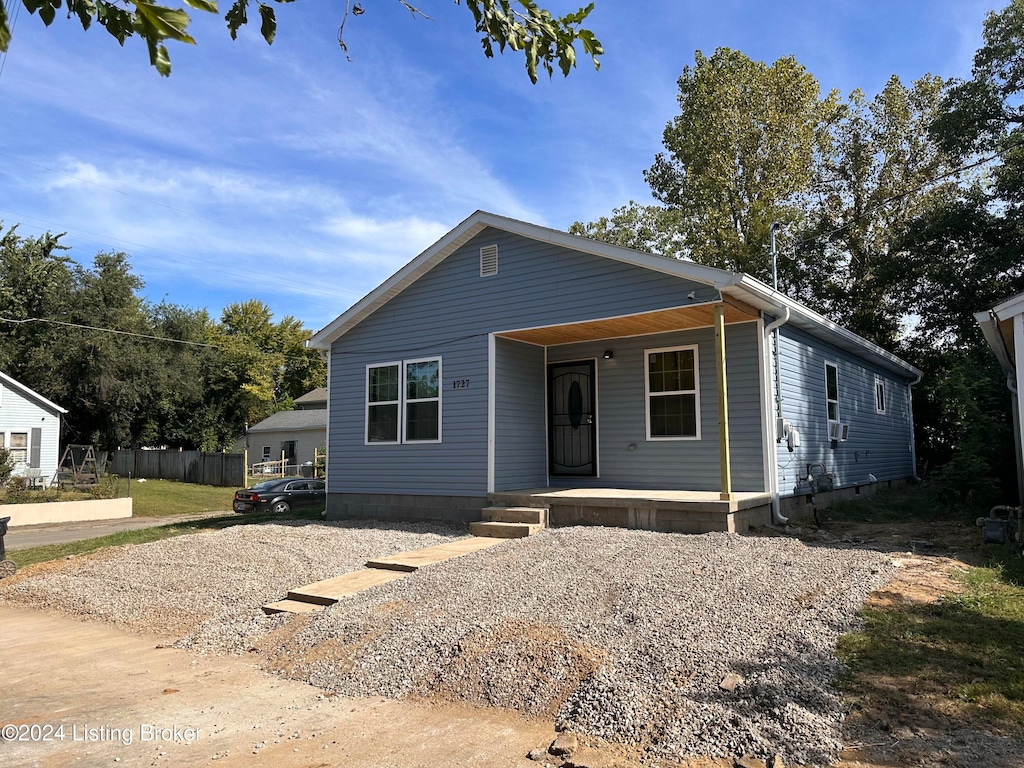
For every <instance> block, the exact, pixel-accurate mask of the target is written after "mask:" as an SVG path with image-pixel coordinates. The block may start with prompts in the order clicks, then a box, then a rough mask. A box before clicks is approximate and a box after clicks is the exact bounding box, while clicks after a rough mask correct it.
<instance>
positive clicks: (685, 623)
mask: <svg viewBox="0 0 1024 768" xmlns="http://www.w3.org/2000/svg"><path fill="white" fill-rule="evenodd" d="M892 571H893V567H892V565H891V564H890V562H889V560H888V558H886V557H885V556H884V555H881V554H878V553H873V552H864V551H854V550H843V549H833V548H826V547H809V546H807V545H805V544H803V543H801V542H799V541H796V540H793V539H785V538H768V539H761V538H746V537H740V536H737V535H731V534H707V535H703V536H680V535H666V534H658V533H651V532H646V531H630V530H623V529H616V528H567V529H557V530H552V531H547V532H544V533H542V534H541V535H538V536H534V537H531V538H529V539H522V540H517V541H512V542H508V543H507V544H506V545H504V546H502V547H498V548H496V549H491V550H487V551H484V552H479V553H475V554H473V555H467V556H465V557H462V558H459V559H456V560H450V561H447V562H444V563H438V564H436V565H432V566H430V567H429V568H426V569H424V570H422V571H419V572H417V573H415V574H413V575H411V576H409V577H407V578H405V579H401V580H399V581H396V582H392V583H390V584H387V585H383V586H380V587H376V588H374V589H371V590H368V591H366V592H363V593H360V594H358V595H355V596H353V597H351V598H348V599H346V600H345V601H343V602H341V603H339V604H338V605H335V606H332V607H331V608H329V609H327V610H326V611H324V612H323V613H320V614H316V615H315V616H313V617H312V618H311V619H310V621H309V623H308V624H307V625H306V626H305V627H304V628H303V629H301V630H300V631H298V632H297V633H296V634H295V635H294V636H293V637H292V638H291V639H290V640H289V641H287V642H286V643H285V644H284V645H283V646H282V647H280V648H279V652H278V656H277V657H276V658H270V659H268V665H269V666H270V667H271V668H276V669H279V670H282V671H285V672H286V673H287V674H289V675H290V676H294V677H298V678H300V679H305V680H308V681H309V682H311V683H313V684H314V685H317V686H320V687H323V688H325V689H327V690H332V691H336V692H338V693H340V694H343V695H355V696H359V695H364V696H365V695H382V696H388V697H394V698H401V697H406V696H440V697H443V698H450V699H463V700H468V701H473V702H480V703H486V704H491V705H496V706H502V707H511V708H515V709H518V710H521V711H523V712H526V713H531V714H538V715H553V716H554V717H555V718H556V721H557V723H558V727H560V728H567V729H570V730H573V731H577V732H580V733H586V734H592V735H594V736H599V737H602V738H605V739H609V740H612V741H616V742H620V743H626V744H630V745H634V746H638V747H641V748H644V749H646V750H648V751H649V752H650V753H652V754H653V755H658V756H665V757H679V756H684V755H708V756H714V757H728V756H737V755H744V754H750V755H757V756H761V757H762V758H766V759H767V758H769V757H770V756H772V755H776V754H779V755H781V756H782V757H783V758H784V759H785V761H786V762H787V764H789V763H793V762H796V763H804V764H812V763H827V762H830V761H831V760H832V759H833V758H834V755H835V753H836V751H837V750H838V748H839V746H840V744H839V729H840V725H841V720H842V702H841V698H840V696H839V695H838V694H837V693H836V692H835V690H834V689H833V688H832V687H831V685H830V682H831V680H833V679H834V677H835V675H836V674H837V673H838V672H839V671H840V667H839V664H838V662H837V661H836V659H835V657H834V656H833V650H834V648H835V644H836V640H837V638H838V636H839V634H841V633H842V632H844V631H846V630H848V629H849V628H850V627H851V625H852V623H853V621H854V618H855V616H854V614H855V611H856V610H857V608H858V607H859V606H860V605H861V603H862V602H863V600H864V599H865V598H866V597H867V595H868V593H869V592H871V591H872V590H874V589H877V588H878V587H880V586H882V585H883V584H884V583H885V582H886V581H887V580H888V578H889V577H890V575H891V573H892ZM328 649H329V652H326V651H328ZM730 688H731V689H732V690H728V689H730Z"/></svg>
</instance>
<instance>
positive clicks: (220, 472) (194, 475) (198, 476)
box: [110, 449, 245, 488]
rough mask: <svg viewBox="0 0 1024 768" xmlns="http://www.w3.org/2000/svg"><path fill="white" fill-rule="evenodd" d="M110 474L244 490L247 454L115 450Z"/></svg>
mask: <svg viewBox="0 0 1024 768" xmlns="http://www.w3.org/2000/svg"><path fill="white" fill-rule="evenodd" d="M111 456H112V458H111V461H110V471H111V472H113V473H114V474H115V475H120V476H121V477H129V476H130V477H133V478H135V477H146V478H150V479H153V480H178V481H179V482H182V483H201V484H202V485H219V486H225V487H237V488H241V487H242V486H244V485H245V454H242V453H206V452H204V451H174V450H168V451H143V450H141V449H134V450H127V451H114V452H113V453H112V454H111Z"/></svg>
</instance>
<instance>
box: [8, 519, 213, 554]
mask: <svg viewBox="0 0 1024 768" xmlns="http://www.w3.org/2000/svg"><path fill="white" fill-rule="evenodd" d="M230 514H233V513H232V512H231V511H227V510H226V511H224V512H204V513H202V514H197V515H172V516H169V517H126V518H121V519H118V520H80V521H77V522H73V523H43V524H41V525H19V526H18V527H16V528H8V529H7V535H6V536H4V545H5V546H6V547H7V551H8V552H14V551H16V550H19V549H31V548H32V547H43V546H47V545H49V544H69V543H71V542H73V541H83V540H85V539H95V538H98V537H100V536H109V535H110V534H112V533H121V531H135V530H138V529H140V528H156V527H158V526H161V525H173V524H175V523H187V522H190V521H192V520H204V519H206V518H208V517H220V516H222V515H230Z"/></svg>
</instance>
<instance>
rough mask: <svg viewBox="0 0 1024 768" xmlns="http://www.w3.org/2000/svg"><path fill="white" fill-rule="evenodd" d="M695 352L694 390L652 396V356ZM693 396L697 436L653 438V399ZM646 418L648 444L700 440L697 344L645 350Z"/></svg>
mask: <svg viewBox="0 0 1024 768" xmlns="http://www.w3.org/2000/svg"><path fill="white" fill-rule="evenodd" d="M687 349H692V350H693V389H692V390H690V389H681V390H679V391H673V392H656V393H654V394H653V395H652V393H651V376H650V370H651V362H650V356H651V355H653V354H656V353H658V352H682V351H683V350H687ZM691 393H692V394H693V396H694V404H693V405H694V410H695V413H694V418H695V427H696V434H694V435H679V436H677V437H676V436H667V435H666V436H661V435H657V436H651V397H659V396H662V395H688V394H691ZM644 417H645V419H646V421H647V440H648V442H666V441H678V440H690V441H693V440H700V432H701V430H700V351H699V349H698V345H697V344H683V345H680V346H674V347H657V348H655V349H645V350H644Z"/></svg>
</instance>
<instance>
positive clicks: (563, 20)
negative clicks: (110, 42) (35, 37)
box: [0, 0, 604, 83]
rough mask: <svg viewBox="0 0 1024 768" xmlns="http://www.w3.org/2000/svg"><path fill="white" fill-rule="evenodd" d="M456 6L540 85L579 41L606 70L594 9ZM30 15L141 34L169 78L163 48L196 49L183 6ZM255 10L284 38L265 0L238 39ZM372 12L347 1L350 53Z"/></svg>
mask: <svg viewBox="0 0 1024 768" xmlns="http://www.w3.org/2000/svg"><path fill="white" fill-rule="evenodd" d="M16 1H17V0H16ZM184 1H185V3H186V5H188V6H189V7H190V8H192V9H194V10H197V11H203V12H204V13H219V12H220V11H219V8H218V5H217V2H216V0H184ZM274 2H275V3H290V2H293V0H274ZM398 2H399V3H401V4H402V5H403V6H405V7H406V8H407V9H409V11H410V12H411V13H412V14H413V15H414V16H420V17H422V18H425V19H428V18H429V16H427V15H426V14H425V13H424V12H423V11H421V10H420V9H419V8H418V7H416V6H413V5H411V4H410V3H409V2H408V0H398ZM454 2H455V4H456V5H465V7H466V8H467V9H468V10H469V11H470V12H471V13H472V14H473V20H474V22H475V24H476V31H477V32H479V33H480V34H481V35H482V37H481V39H480V42H481V45H482V47H483V51H484V55H485V56H487V57H488V58H492V57H493V56H494V50H495V47H497V49H498V51H499V52H502V53H504V51H505V48H506V47H508V48H510V49H511V50H513V51H515V52H517V53H522V54H523V56H524V58H525V60H526V71H527V74H528V75H529V77H530V80H531V81H532V82H534V83H536V82H537V71H538V68H539V69H542V70H544V71H545V72H547V73H548V76H549V77H551V76H553V75H554V70H555V67H556V66H557V67H558V69H559V70H560V71H561V72H562V74H563V75H566V76H568V74H569V72H570V71H571V70H572V69H573V68H574V67H575V66H576V48H575V44H576V42H579V43H580V45H581V47H582V49H583V52H584V54H586V55H588V56H590V58H591V61H592V62H593V64H594V68H595V69H599V68H600V61H599V57H600V56H601V55H602V54H603V53H604V49H603V48H602V46H601V43H600V41H599V40H598V39H597V38H596V37H595V36H594V33H593V32H591V31H590V30H589V29H586V28H585V27H583V24H584V22H585V21H586V19H587V16H589V15H590V12H591V11H592V10H593V9H594V4H593V3H591V4H590V5H588V6H586V7H585V8H580V9H579V10H578V11H576V12H575V13H569V14H566V15H564V16H554V15H552V13H551V12H550V11H548V10H545V9H544V8H541V7H539V6H538V5H537V4H536V3H534V2H533V0H465V2H463V0H454ZM21 3H22V4H23V5H24V6H25V8H26V9H27V10H28V12H29V13H31V14H34V15H38V16H39V18H40V19H41V20H42V22H43V23H44V24H45V25H46V26H50V25H51V24H52V23H53V21H54V20H55V19H56V18H57V11H58V10H60V9H61V8H66V9H67V16H68V18H71V17H76V18H77V19H78V21H79V23H80V24H81V25H82V29H86V30H87V29H89V28H90V27H91V26H92V25H93V22H95V23H97V24H99V25H100V26H101V27H103V28H104V29H106V30H107V32H109V33H110V34H111V35H112V36H113V37H114V38H115V39H116V40H117V42H118V43H120V44H121V45H122V46H123V45H124V43H125V40H127V39H128V38H129V37H132V36H133V35H138V36H139V37H140V38H141V39H143V40H145V42H146V46H147V48H148V50H149V62H150V64H152V65H153V66H154V67H156V69H157V71H158V72H159V73H160V74H161V75H164V76H167V75H169V74H170V73H171V59H170V55H169V53H168V51H167V46H166V45H165V44H164V43H165V42H166V41H168V40H173V41H175V42H179V43H187V44H189V45H195V43H196V41H195V39H194V38H193V37H192V36H191V35H190V34H189V32H188V25H189V22H190V21H191V19H190V17H189V15H188V12H187V11H186V10H185V9H184V8H171V7H170V6H167V5H162V4H161V3H159V2H155V0H21ZM252 6H255V8H256V11H257V14H258V15H259V20H260V34H261V35H262V36H263V39H264V40H266V41H267V44H268V45H269V44H272V43H273V42H274V38H275V37H276V36H277V13H276V11H275V10H274V5H272V4H269V3H265V2H262V0H234V1H233V2H232V3H231V7H230V8H229V9H228V11H227V13H226V14H225V15H224V20H225V21H226V22H227V27H228V32H229V34H230V35H231V39H233V40H234V39H235V38H236V37H237V35H238V30H239V29H240V28H241V27H243V26H245V25H246V24H248V23H249V11H250V8H251V7H252ZM364 13H366V8H365V7H364V6H363V5H362V4H360V3H358V2H355V3H353V2H352V0H348V2H347V3H346V6H345V12H344V15H343V17H342V21H341V25H340V27H339V29H338V44H339V45H340V46H341V48H342V50H343V51H345V53H346V56H347V54H348V45H347V43H346V42H345V38H344V29H345V22H346V21H347V20H348V17H349V15H354V16H361V15H363V14H364ZM10 43H11V24H10V19H8V15H7V10H6V8H5V7H4V6H3V5H0V53H2V52H4V51H6V50H7V48H8V46H9V45H10Z"/></svg>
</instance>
